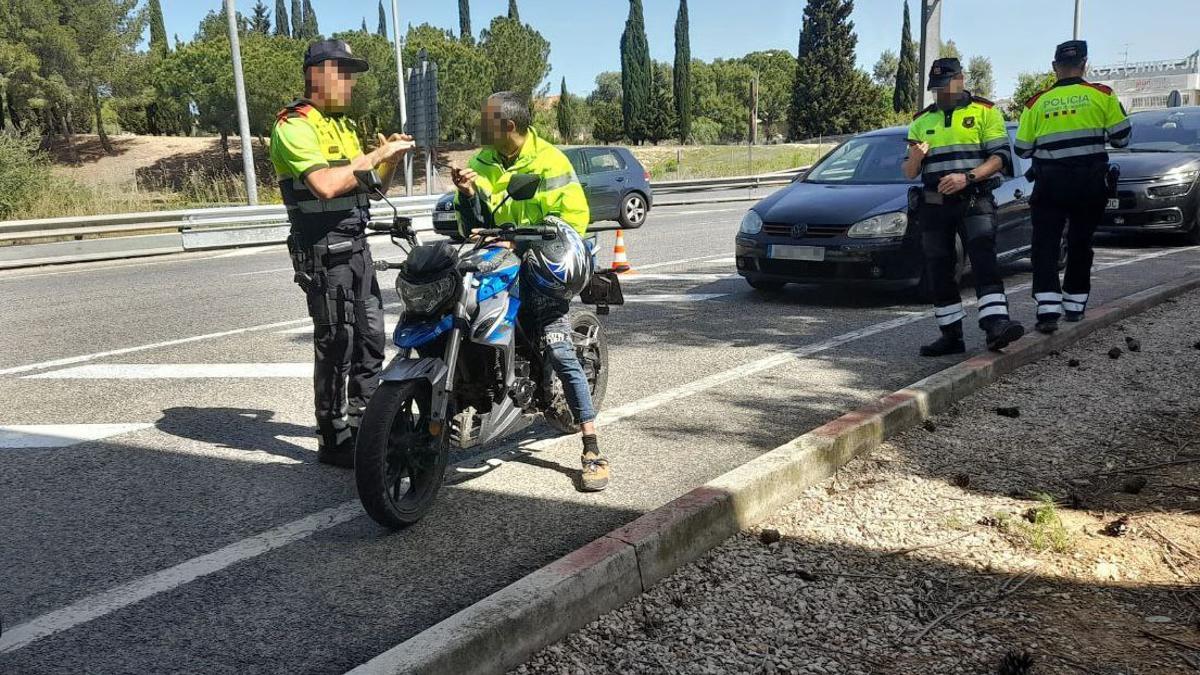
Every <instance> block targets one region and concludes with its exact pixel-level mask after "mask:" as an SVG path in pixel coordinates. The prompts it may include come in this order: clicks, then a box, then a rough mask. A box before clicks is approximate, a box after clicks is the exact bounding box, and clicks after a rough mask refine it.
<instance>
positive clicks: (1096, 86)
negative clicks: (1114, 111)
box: [1080, 82, 1113, 94]
mask: <svg viewBox="0 0 1200 675" xmlns="http://www.w3.org/2000/svg"><path fill="white" fill-rule="evenodd" d="M1080 84H1082V85H1083V86H1085V87H1091V88H1092V89H1095V90H1096V91H1099V92H1100V93H1102V94H1112V93H1113V90H1112V87H1110V86H1108V85H1106V84H1098V83H1096V82H1081V83H1080Z"/></svg>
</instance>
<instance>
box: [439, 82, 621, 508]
mask: <svg viewBox="0 0 1200 675" xmlns="http://www.w3.org/2000/svg"><path fill="white" fill-rule="evenodd" d="M531 119H532V116H531V115H530V112H529V105H528V104H527V103H526V102H525V101H524V99H523V98H522V97H520V96H519V95H517V94H515V93H513V92H507V91H505V92H499V93H496V94H493V95H492V96H491V97H490V98H488V100H487V102H486V103H484V106H483V119H482V123H481V125H480V132H481V134H482V141H483V144H484V147H483V149H482V150H480V151H479V153H478V154H476V155H475V156H474V157H473V158H472V159H471V161H470V163H469V165H468V166H469V168H466V169H458V168H455V169H452V170H451V179H452V180H453V181H454V185H455V186H456V187H457V188H458V194H457V195H456V196H455V204H456V207H457V212H458V217H459V224H460V227H461V228H462V230H463V232H464V233H469V232H470V230H473V229H476V228H490V227H495V226H497V225H504V224H508V223H511V224H514V225H516V226H517V227H523V226H525V227H528V226H536V225H541V224H543V221H545V220H546V218H547V217H553V218H558V219H560V220H562V221H564V222H565V223H566V224H568V225H570V226H571V228H572V229H573V230H574V232H575V233H578V235H579V236H582V235H583V234H585V233H586V232H587V226H588V223H589V222H590V221H591V214H590V212H589V211H588V204H587V197H586V196H585V195H584V193H583V186H581V185H580V184H579V178H578V177H577V176H576V175H575V170H574V168H573V167H572V166H571V162H570V161H569V160H567V157H566V155H564V154H563V153H562V152H561V151H560V150H558V148H555V147H554V146H553V145H551V144H550V143H549V142H548V141H546V140H545V139H543V138H542V137H540V136H539V135H538V134H537V132H536V131H535V130H534V129H533V128H532V127H531V126H530V122H531ZM518 173H525V174H533V175H536V176H538V177H539V178H541V187H540V188H539V190H538V193H537V196H536V197H534V198H533V199H531V200H528V201H519V202H518V201H508V202H507V203H505V204H504V205H503V206H502V207H500V210H499V211H497V212H496V213H495V215H494V218H493V217H492V216H491V215H490V211H491V210H492V209H493V208H495V207H496V205H497V204H499V203H500V202H501V200H502V199H503V197H504V192H505V190H506V189H507V187H508V181H509V179H510V178H511V177H512V176H513V175H515V174H518ZM563 229H564V230H566V228H563ZM565 234H566V236H572V234H571V233H570V231H569V230H568V231H566V232H565ZM574 243H582V242H574ZM567 248H569V249H572V250H582V249H580V248H579V247H578V246H577V245H572V246H568V247H567ZM578 263H579V261H575V264H572V265H566V266H564V267H567V268H569V269H563V267H556V268H555V270H554V273H555V274H556V275H557V276H558V277H559V278H560V279H561V277H562V276H563V275H566V274H572V273H575V271H577V270H578V267H579V264H578ZM587 264H588V265H589V266H590V265H591V260H590V256H589V259H588V260H587ZM539 265H543V266H544V265H545V260H544V258H543V257H541V256H539V255H538V254H537V252H536V250H534V251H527V252H525V254H524V257H523V263H522V272H523V275H522V280H523V281H525V280H534V281H536V279H532V278H533V277H538V276H543V277H544V276H545V275H544V274H543V275H539V274H538V271H539V270H538V269H533V268H536V267H537V266H539ZM589 270H590V268H589ZM563 281H564V282H566V286H567V287H570V286H572V284H571V280H570V279H564V280H563ZM533 285H534V289H533V291H534V292H528V293H525V294H524V297H523V298H522V306H521V312H522V315H523V319H524V318H526V317H527V322H525V323H524V325H525V326H527V327H528V328H530V329H533V330H536V331H537V334H539V335H540V336H541V340H542V346H543V348H544V349H545V353H546V355H547V359H548V360H549V361H550V364H551V366H553V369H554V372H556V373H557V374H558V377H559V379H560V380H561V381H562V384H563V390H564V393H565V395H566V399H567V403H568V404H569V405H570V408H571V413H572V414H573V415H574V417H575V421H576V422H577V423H578V424H579V425H580V428H581V430H582V432H583V456H582V462H583V473H582V476H581V481H580V482H581V487H582V489H583V490H584V491H585V492H597V491H600V490H603V489H604V488H605V487H607V486H608V480H609V468H608V460H606V459H605V458H604V456H603V455H602V454H600V446H599V444H598V443H597V440H596V411H595V409H594V407H593V405H592V397H591V392H590V390H589V389H588V380H587V376H586V375H585V373H584V370H583V366H582V365H581V364H580V362H579V357H578V355H577V354H576V353H575V346H574V344H573V343H572V341H571V323H570V321H569V320H568V319H567V312H568V311H569V309H570V297H569V295H568V296H566V297H564V295H565V294H563V293H559V294H555V293H547V292H537V291H538V290H540V289H539V287H538V284H536V283H534V284H533Z"/></svg>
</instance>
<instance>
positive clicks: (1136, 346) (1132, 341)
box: [1125, 337, 1142, 352]
mask: <svg viewBox="0 0 1200 675" xmlns="http://www.w3.org/2000/svg"><path fill="white" fill-rule="evenodd" d="M1125 345H1126V346H1128V347H1129V351H1131V352H1140V351H1142V342H1141V340H1138V339H1137V338H1131V337H1126V338H1125Z"/></svg>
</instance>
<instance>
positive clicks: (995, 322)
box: [983, 317, 1025, 352]
mask: <svg viewBox="0 0 1200 675" xmlns="http://www.w3.org/2000/svg"><path fill="white" fill-rule="evenodd" d="M988 318H989V319H992V320H991V321H989V322H988V323H987V325H985V326H984V327H983V332H984V333H986V334H987V347H988V349H990V350H992V351H994V352H998V351H1000V350H1001V349H1004V348H1005V347H1007V346H1009V345H1010V344H1012V343H1014V342H1016V341H1017V340H1020V339H1021V336H1023V335H1025V327H1024V326H1022V325H1021V324H1019V323H1017V322H1016V321H1011V320H1009V319H1008V317H988Z"/></svg>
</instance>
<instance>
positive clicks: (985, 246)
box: [903, 58, 1025, 356]
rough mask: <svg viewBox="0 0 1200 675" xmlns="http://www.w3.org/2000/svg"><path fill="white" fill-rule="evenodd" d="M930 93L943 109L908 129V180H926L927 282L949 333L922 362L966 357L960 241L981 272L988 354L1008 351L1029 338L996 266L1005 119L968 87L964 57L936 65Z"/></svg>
mask: <svg viewBox="0 0 1200 675" xmlns="http://www.w3.org/2000/svg"><path fill="white" fill-rule="evenodd" d="M929 89H930V90H932V91H935V92H937V101H936V103H934V104H932V105H930V106H929V107H928V108H926V109H924V110H922V111H921V112H920V113H918V114H917V116H916V119H914V120H913V122H912V124H911V125H910V126H909V128H908V143H909V148H908V158H907V159H906V160H905V161H904V165H903V171H904V175H905V176H907V177H908V178H909V179H913V178H916V177H917V176H920V177H921V182H922V187H921V199H920V207H919V211H918V220H919V222H920V224H921V230H922V234H921V244H922V248H923V250H924V253H925V265H926V277H927V278H928V280H929V283H930V289H931V291H932V293H933V300H934V314H935V316H936V318H937V323H938V327H939V328H940V329H941V332H942V335H941V337H940V338H938V339H937V340H936V341H934V342H932V343H930V344H927V345H924V346H923V347H921V355H922V356H944V355H947V354H961V353H963V352H965V351H966V344H965V343H964V342H963V329H962V322H963V319H965V318H966V312H965V311H964V310H963V305H962V298H961V297H960V295H959V292H958V284H957V283H956V281H955V279H954V268H955V264H956V257H957V256H956V254H955V246H954V237H955V235H956V234H957V235H958V236H959V238H961V240H962V242H963V244H964V246H965V247H966V250H967V255H968V256H969V257H970V259H971V269H972V270H973V271H974V274H975V294H976V296H977V297H978V299H979V327H980V328H982V329H983V330H984V332H985V333H986V335H987V346H988V348H989V349H995V350H999V349H1003V348H1004V347H1006V346H1008V345H1009V344H1010V343H1012V342H1014V341H1015V340H1018V339H1020V338H1021V336H1022V335H1024V334H1025V329H1024V327H1022V326H1021V324H1019V323H1016V322H1013V321H1010V320H1009V317H1008V298H1007V296H1005V294H1004V281H1003V279H1001V277H1000V270H999V266H998V265H997V263H996V203H995V201H994V200H993V198H992V189H993V188H994V187H995V184H996V183H997V182H998V181H999V179H998V178H997V176H999V175H1000V173H1001V172H1002V171H1003V170H1004V169H1005V168H1006V167H1011V166H1012V157H1011V156H1010V155H1009V147H1008V132H1007V131H1006V130H1005V127H1004V118H1003V117H1002V116H1001V114H1000V111H999V110H997V109H996V108H995V106H994V105H993V104H992V102H991V101H988V100H987V99H985V98H981V97H979V96H972V95H971V94H970V92H968V91H966V90H965V88H964V80H963V70H962V65H961V64H960V63H959V61H958V59H954V58H946V59H938V60H937V61H934V62H933V66H932V67H931V68H930V70H929Z"/></svg>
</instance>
